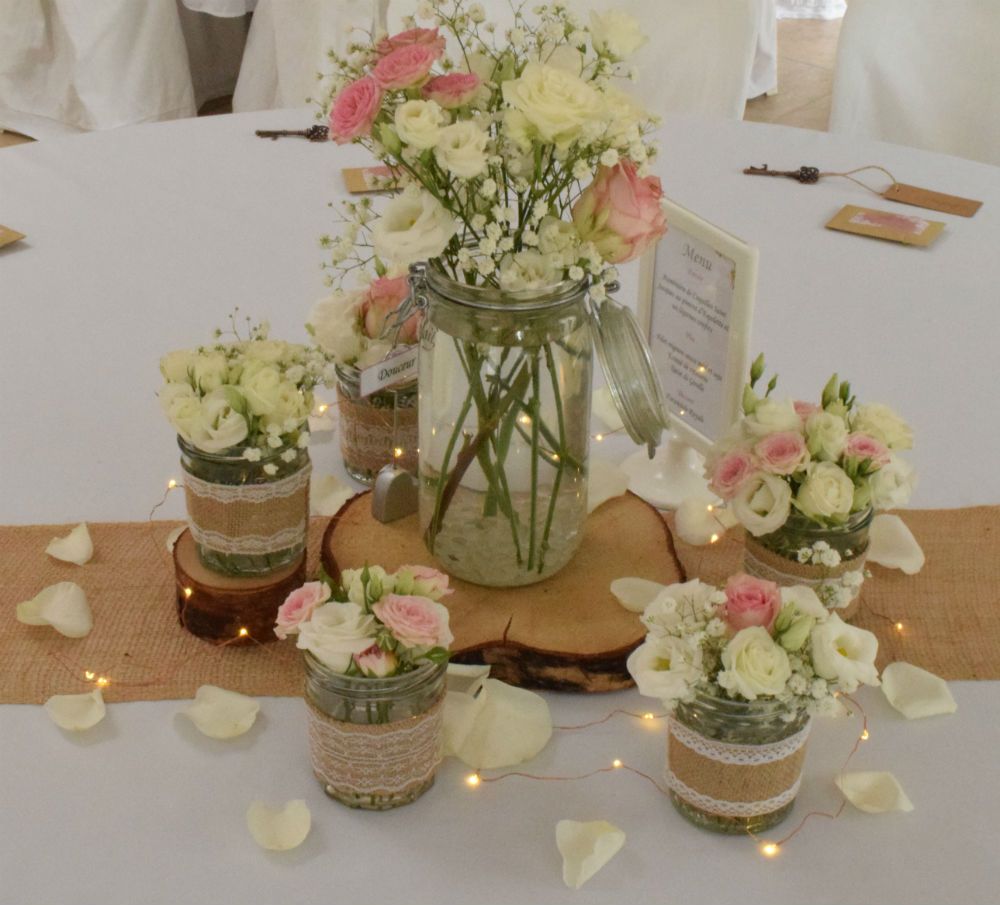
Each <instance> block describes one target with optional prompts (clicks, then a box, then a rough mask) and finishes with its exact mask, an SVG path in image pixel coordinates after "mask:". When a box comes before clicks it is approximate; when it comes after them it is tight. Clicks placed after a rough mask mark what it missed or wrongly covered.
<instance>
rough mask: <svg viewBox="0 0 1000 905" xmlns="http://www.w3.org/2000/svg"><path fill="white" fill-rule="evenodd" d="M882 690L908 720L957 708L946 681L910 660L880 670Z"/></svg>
mask: <svg viewBox="0 0 1000 905" xmlns="http://www.w3.org/2000/svg"><path fill="white" fill-rule="evenodd" d="M882 693H883V694H884V695H885V697H886V700H887V701H888V702H889V703H890V704H892V706H893V707H895V708H896V710H898V711H899V712H900V713H901V714H903V716H905V717H906V718H907V719H908V720H916V719H922V718H923V717H928V716H937V715H938V714H942V713H954V712H955V711H956V710H957V709H958V705H957V704H956V703H955V699H954V698H953V697H952V695H951V691H950V689H949V688H948V683H947V682H945V680H944V679H942V678H940V677H939V676H936V675H934V673H932V672H928V671H927V670H926V669H921V668H920V667H919V666H914V665H913V664H912V663H890V664H889V665H888V666H887V667H886V668H885V669H884V670H882Z"/></svg>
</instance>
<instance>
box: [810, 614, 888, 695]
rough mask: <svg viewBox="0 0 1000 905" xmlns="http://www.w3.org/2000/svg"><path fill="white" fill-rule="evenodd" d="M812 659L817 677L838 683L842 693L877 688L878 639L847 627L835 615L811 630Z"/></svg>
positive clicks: (857, 629)
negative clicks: (870, 687)
mask: <svg viewBox="0 0 1000 905" xmlns="http://www.w3.org/2000/svg"><path fill="white" fill-rule="evenodd" d="M810 637H811V639H812V657H813V668H814V669H815V670H816V675H818V676H821V677H822V678H824V679H829V680H831V681H833V680H836V682H837V684H838V685H839V686H840V688H841V690H842V691H846V692H848V693H850V692H852V691H854V690H855V689H856V688H857V687H858V685H878V684H879V681H878V670H877V669H876V668H875V656H876V655H877V654H878V638H876V637H875V636H874V635H873V634H872V633H871V632H869V631H866V630H865V629H862V628H855V627H854V626H853V625H848V624H847V623H846V622H844V621H843V620H842V619H841V618H840V617H839V616H837V615H836V614H833V615H831V616H830V618H829V619H828V620H827V621H826V622H824V623H823V624H822V625H817V626H816V628H814V629H813V630H812V634H811V636H810Z"/></svg>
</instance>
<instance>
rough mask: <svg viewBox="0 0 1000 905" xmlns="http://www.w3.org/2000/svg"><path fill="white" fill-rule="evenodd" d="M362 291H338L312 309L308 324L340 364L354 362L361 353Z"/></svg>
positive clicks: (322, 346)
mask: <svg viewBox="0 0 1000 905" xmlns="http://www.w3.org/2000/svg"><path fill="white" fill-rule="evenodd" d="M362 295H363V293H361V292H343V291H340V290H338V291H337V292H335V293H334V294H333V295H331V296H329V297H328V298H325V299H321V300H320V301H318V302H317V303H316V304H315V305H313V308H312V311H310V312H309V318H308V326H309V329H310V331H311V332H312V334H313V336H314V337H315V339H316V342H317V343H318V344H319V347H320V348H321V349H322V350H323V351H324V352H327V353H328V354H330V355H332V356H333V358H334V360H335V361H336V362H337V364H341V365H350V364H354V362H355V361H356V360H357V357H358V355H360V354H361V331H360V326H359V318H360V316H361V298H362Z"/></svg>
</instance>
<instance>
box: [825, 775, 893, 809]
mask: <svg viewBox="0 0 1000 905" xmlns="http://www.w3.org/2000/svg"><path fill="white" fill-rule="evenodd" d="M834 782H836V783H837V788H838V789H840V791H841V792H843V793H844V797H845V798H846V799H847V800H848V801H849V802H850V803H851V804H853V805H854V807H856V808H857V809H858V810H859V811H864V812H865V813H866V814H883V813H885V812H886V811H912V810H913V804H912V803H911V802H910V799H909V798H907V797H906V793H905V792H904V791H903V788H902V786H900V784H899V782H898V780H897V779H896V777H895V776H893V775H892V774H891V773H879V772H874V771H873V772H866V771H857V772H854V773H842V774H841V775H840V776H838V777H837V778H836V779H835V780H834Z"/></svg>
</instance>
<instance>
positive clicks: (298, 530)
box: [189, 519, 306, 556]
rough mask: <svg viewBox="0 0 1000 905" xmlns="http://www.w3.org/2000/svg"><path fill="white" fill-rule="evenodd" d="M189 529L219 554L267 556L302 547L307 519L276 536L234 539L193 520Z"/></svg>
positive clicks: (198, 540) (278, 532) (248, 536)
mask: <svg viewBox="0 0 1000 905" xmlns="http://www.w3.org/2000/svg"><path fill="white" fill-rule="evenodd" d="M189 527H190V529H191V536H192V537H193V538H194V539H195V542H196V543H199V544H201V546H203V547H208V549H209V550H215V551H218V552H219V553H226V554H237V555H245V556H267V555H269V554H271V553H277V552H279V551H280V550H288V549H289V548H291V547H295V546H300V545H301V544H302V539H303V538H304V537H305V533H306V523H305V519H303V520H302V521H301V522H299V523H298V524H297V525H293V526H292V527H291V528H284V529H282V530H281V531H276V532H275V533H274V534H268V535H262V534H251V535H247V536H245V537H232V536H231V535H228V534H222V533H220V532H218V531H211V530H209V529H206V528H202V527H200V526H199V525H197V524H196V523H195V522H194V521H193V520H192V521H190V522H189Z"/></svg>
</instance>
